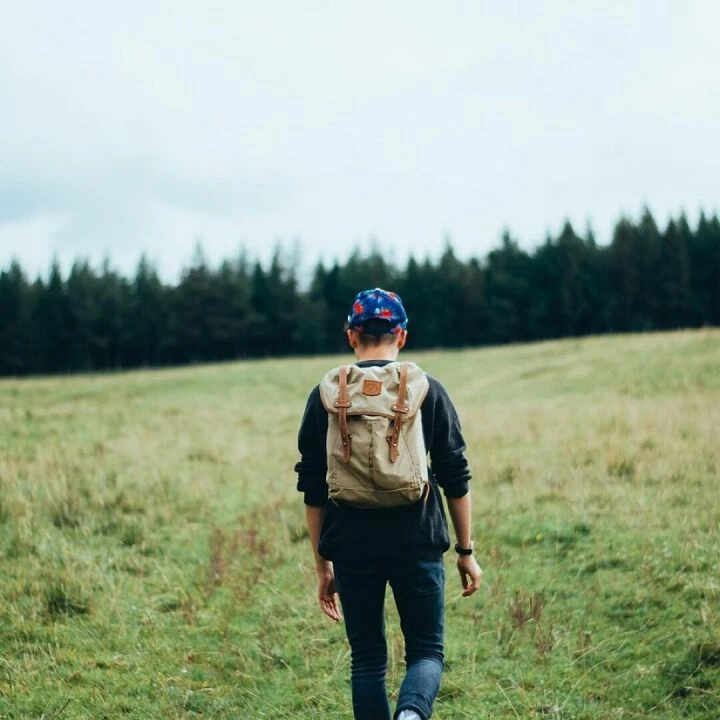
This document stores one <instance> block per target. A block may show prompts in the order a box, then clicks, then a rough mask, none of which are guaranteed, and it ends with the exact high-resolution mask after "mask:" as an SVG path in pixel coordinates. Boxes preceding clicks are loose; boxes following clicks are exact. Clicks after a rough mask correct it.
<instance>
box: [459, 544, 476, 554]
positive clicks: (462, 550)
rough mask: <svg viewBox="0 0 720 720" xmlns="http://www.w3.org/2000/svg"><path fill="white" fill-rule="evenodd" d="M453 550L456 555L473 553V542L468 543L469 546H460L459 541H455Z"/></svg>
mask: <svg viewBox="0 0 720 720" xmlns="http://www.w3.org/2000/svg"><path fill="white" fill-rule="evenodd" d="M455 552H456V553H457V554H458V555H472V554H473V543H470V547H469V548H464V547H460V544H459V543H455Z"/></svg>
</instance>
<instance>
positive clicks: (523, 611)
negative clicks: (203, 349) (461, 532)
mask: <svg viewBox="0 0 720 720" xmlns="http://www.w3.org/2000/svg"><path fill="white" fill-rule="evenodd" d="M348 357H349V356H348ZM408 357H409V358H412V359H415V360H416V361H418V362H419V363H420V364H421V365H422V366H423V367H425V369H426V370H428V371H429V372H431V373H432V374H434V375H436V376H438V377H439V378H441V379H442V380H443V381H444V382H445V384H446V385H447V387H448V389H449V391H450V393H451V395H452V397H453V399H454V400H455V402H456V405H457V406H458V409H459V412H460V415H461V418H462V422H463V429H464V432H465V435H466V440H467V443H468V453H469V458H470V461H471V464H472V468H473V474H474V479H473V493H474V505H475V508H474V515H475V527H476V533H475V534H476V546H477V548H478V554H479V559H480V562H481V564H482V565H483V567H484V569H485V573H486V576H485V577H486V582H485V585H484V587H483V589H482V591H481V592H480V593H477V594H476V595H475V596H473V598H471V599H463V598H461V597H460V592H459V583H458V582H457V580H456V578H455V575H454V570H453V568H452V560H453V559H452V558H451V557H448V559H447V560H448V578H449V582H448V587H447V608H448V609H447V628H448V631H447V635H448V637H447V640H448V644H447V672H446V675H445V680H444V683H443V687H442V689H441V695H440V698H439V700H438V703H437V707H436V715H435V716H434V717H437V718H438V719H439V720H450V719H451V718H467V719H468V720H471V719H472V720H475V719H476V718H548V719H550V720H559V719H561V718H576V719H578V720H580V719H588V720H589V719H591V718H592V719H595V720H600V719H601V718H602V719H603V720H605V719H607V718H624V719H627V718H671V719H672V718H677V719H679V718H697V719H698V720H699V719H703V720H706V719H709V718H715V717H718V716H720V710H719V708H720V579H719V578H720V492H719V491H718V486H719V481H720V331H717V330H703V331H694V332H683V333H673V334H648V335H642V336H618V337H603V338H588V339H583V340H579V341H565V342H551V343H542V344H535V345H521V346H514V347H503V348H493V349H486V350H472V351H463V352H454V353H449V352H443V353H440V352H437V353H417V354H412V353H410V354H409V355H408ZM346 359H347V358H346ZM341 360H342V358H338V357H331V358H327V357H326V358H313V359H302V360H277V361H266V362H247V363H238V364H231V365H219V366H202V367H195V368H184V369H174V370H164V371H153V372H149V371H148V372H134V373H128V374H114V375H100V376H91V377H68V378H53V379H46V378H42V379H33V380H23V381H18V380H5V381H2V382H0V568H2V572H1V573H0V599H1V603H0V718H7V719H13V720H15V719H17V720H20V719H22V720H26V719H27V718H47V719H49V718H62V719H63V720H71V719H74V718H137V719H139V718H196V717H201V716H202V717H212V718H251V719H255V718H293V719H298V718H300V719H301V720H302V719H304V718H314V717H323V718H347V717H349V688H348V673H349V658H348V653H347V648H346V645H345V641H344V636H343V629H342V627H341V626H336V625H331V624H330V623H329V622H327V621H326V620H325V619H324V618H323V616H322V615H321V614H320V612H319V610H318V609H317V608H316V606H315V600H314V592H315V589H314V573H313V571H312V563H311V560H310V549H309V546H308V540H307V535H306V533H305V531H304V528H303V509H302V500H301V497H300V496H299V495H298V494H297V493H296V492H295V490H294V483H295V477H294V474H293V472H292V466H293V464H294V462H295V460H296V450H295V433H296V430H297V426H298V422H299V419H300V415H301V413H302V410H303V407H304V402H305V397H306V395H307V392H308V391H309V389H310V388H311V387H312V385H313V384H314V383H315V382H317V380H318V379H319V377H320V376H321V375H322V373H323V371H324V370H325V369H327V368H328V367H330V366H332V365H333V364H337V363H339V362H341ZM388 613H389V615H390V616H391V617H390V622H389V645H390V651H391V669H390V689H391V692H392V693H393V694H395V693H396V692H397V686H398V683H399V679H400V677H401V675H402V641H401V636H400V634H399V632H398V630H397V624H396V623H395V622H394V618H393V610H392V608H391V607H390V606H388Z"/></svg>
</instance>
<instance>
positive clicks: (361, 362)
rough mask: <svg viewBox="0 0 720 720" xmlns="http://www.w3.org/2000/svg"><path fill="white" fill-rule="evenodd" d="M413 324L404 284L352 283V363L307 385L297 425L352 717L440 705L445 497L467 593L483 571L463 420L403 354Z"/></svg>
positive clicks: (374, 719) (426, 711)
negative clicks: (389, 619)
mask: <svg viewBox="0 0 720 720" xmlns="http://www.w3.org/2000/svg"><path fill="white" fill-rule="evenodd" d="M420 322H422V319H420ZM407 323H408V318H407V314H406V312H405V308H404V307H403V304H402V300H401V299H400V297H399V296H398V295H397V294H395V293H393V292H388V291H386V290H383V289H381V288H374V289H370V290H364V291H362V292H360V293H358V295H357V296H356V298H355V301H354V302H353V305H352V308H351V311H350V314H349V315H348V318H347V323H346V334H347V339H348V343H349V345H350V347H351V348H352V350H353V351H354V354H355V363H354V364H351V365H348V366H343V367H341V368H335V369H334V370H331V371H330V372H329V373H328V374H327V375H326V376H325V378H323V380H322V382H321V383H320V384H319V385H318V386H317V387H315V388H314V389H313V390H312V392H311V393H310V395H309V397H308V400H307V404H306V407H305V412H304V415H303V418H302V421H301V424H300V429H299V432H298V449H299V452H300V461H299V462H298V463H297V464H296V465H295V471H296V472H297V475H298V481H297V489H298V490H299V491H300V492H302V493H303V494H304V502H305V511H306V513H305V514H306V522H307V528H308V534H309V537H310V542H311V545H312V551H313V557H314V561H315V570H316V574H317V596H318V601H319V604H320V608H321V610H322V612H324V613H325V615H327V617H329V618H330V619H331V620H334V621H340V620H341V619H342V617H343V616H344V621H345V630H346V634H347V638H348V641H349V644H350V649H351V687H352V704H353V712H354V717H355V719H356V720H391V718H394V719H395V720H418V719H421V720H428V718H429V717H430V716H431V714H432V709H433V703H434V701H435V698H436V696H437V693H438V690H439V688H440V681H441V675H442V670H443V658H444V586H445V577H444V567H443V560H442V558H443V554H444V553H445V552H446V551H447V550H448V549H449V548H450V535H449V531H448V523H447V519H446V515H445V510H444V507H443V500H442V495H444V497H445V500H446V502H447V508H448V511H449V514H450V518H451V521H452V526H453V530H454V533H455V540H456V542H455V551H456V553H457V569H458V571H459V574H460V580H461V583H462V587H463V591H462V594H463V596H465V597H469V596H470V595H472V594H473V593H474V592H475V591H476V590H477V589H478V588H479V586H480V583H481V580H482V570H481V569H480V566H479V565H478V563H477V561H476V560H475V557H474V555H473V543H472V530H471V497H470V491H469V481H470V470H469V467H468V462H467V459H466V456H465V443H464V440H463V437H462V433H461V429H460V423H459V420H458V417H457V413H456V411H455V408H454V406H453V404H452V402H451V400H450V397H449V396H448V394H447V392H446V390H445V388H444V387H443V386H442V384H441V383H440V382H439V381H438V380H436V379H435V378H433V377H431V376H429V375H426V374H425V373H424V372H422V370H420V368H418V366H417V365H415V364H414V363H404V362H399V361H398V355H399V353H400V351H401V350H402V348H403V347H404V345H405V342H406V340H407V329H406V328H407ZM427 455H429V459H430V465H429V468H428V467H427V461H426V457H427ZM441 491H442V495H441ZM387 585H389V586H390V588H391V590H392V594H393V597H394V601H395V605H396V607H397V611H398V615H399V618H400V627H401V630H402V633H403V637H404V641H405V662H406V672H405V676H404V679H403V681H402V684H401V687H400V691H399V696H398V701H397V704H396V705H397V707H396V709H395V713H394V715H393V714H391V710H390V704H389V701H388V694H387V689H386V673H387V665H388V654H387V644H386V639H385V620H384V601H385V592H386V587H387ZM338 595H339V598H340V603H339V604H338ZM341 608H342V615H341Z"/></svg>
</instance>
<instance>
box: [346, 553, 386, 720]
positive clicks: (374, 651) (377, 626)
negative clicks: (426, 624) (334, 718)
mask: <svg viewBox="0 0 720 720" xmlns="http://www.w3.org/2000/svg"><path fill="white" fill-rule="evenodd" d="M333 566H334V568H335V583H336V586H337V590H338V594H339V595H340V603H341V604H342V610H343V615H344V617H345V632H346V633H347V638H348V641H349V642H350V650H351V657H352V673H351V679H352V700H353V711H354V713H355V720H390V705H389V703H388V696H387V690H386V688H385V675H386V673H387V644H386V642H385V620H384V605H385V584H386V582H387V580H386V578H385V575H384V574H383V572H382V570H381V569H380V568H379V567H378V564H377V563H374V562H372V561H355V560H337V561H335V562H334V563H333Z"/></svg>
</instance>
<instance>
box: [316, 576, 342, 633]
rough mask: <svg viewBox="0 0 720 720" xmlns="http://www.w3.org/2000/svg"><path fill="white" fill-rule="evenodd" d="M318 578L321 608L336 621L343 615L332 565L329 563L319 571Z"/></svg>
mask: <svg viewBox="0 0 720 720" xmlns="http://www.w3.org/2000/svg"><path fill="white" fill-rule="evenodd" d="M317 580H318V601H319V602H320V609H321V610H322V611H323V612H324V613H325V614H326V615H327V616H328V617H329V618H330V619H331V620H334V621H335V622H338V621H339V620H340V618H341V617H342V615H341V614H340V604H339V603H338V596H337V590H336V588H335V573H334V572H333V568H332V565H330V564H329V563H328V567H326V568H324V569H323V570H318V571H317Z"/></svg>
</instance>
